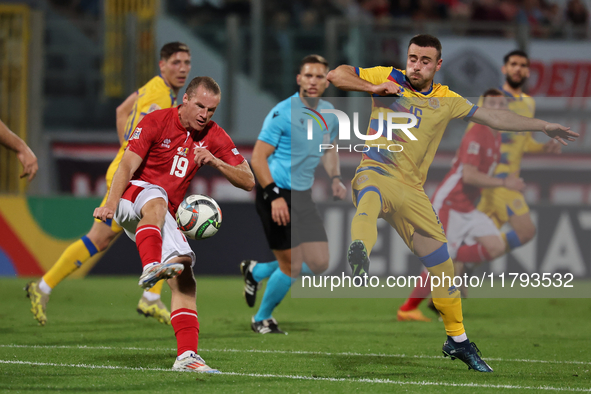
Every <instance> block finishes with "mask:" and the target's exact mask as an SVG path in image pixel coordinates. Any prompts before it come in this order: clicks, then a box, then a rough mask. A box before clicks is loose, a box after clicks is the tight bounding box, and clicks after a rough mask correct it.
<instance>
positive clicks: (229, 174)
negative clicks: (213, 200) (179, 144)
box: [195, 148, 254, 191]
mask: <svg viewBox="0 0 591 394" xmlns="http://www.w3.org/2000/svg"><path fill="white" fill-rule="evenodd" d="M195 163H196V164H197V165H198V166H200V167H201V166H203V165H206V164H207V165H208V166H211V167H213V168H216V169H217V170H218V171H219V172H221V173H222V175H223V176H225V177H226V179H227V180H228V181H230V183H231V184H232V185H234V186H236V187H238V188H240V189H244V190H246V191H251V190H252V189H253V188H254V175H253V174H252V171H251V170H250V167H249V166H248V163H247V162H246V160H244V161H243V162H242V163H240V164H238V165H236V166H233V165H230V164H228V163H226V162H225V161H223V160H221V159H218V158H217V157H215V156H214V155H213V154H212V153H211V152H210V151H208V150H207V149H205V148H195Z"/></svg>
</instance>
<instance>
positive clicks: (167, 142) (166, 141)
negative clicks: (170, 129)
mask: <svg viewBox="0 0 591 394" xmlns="http://www.w3.org/2000/svg"><path fill="white" fill-rule="evenodd" d="M160 146H162V147H164V148H170V139H169V138H167V139H165V140H164V141H162V145H160Z"/></svg>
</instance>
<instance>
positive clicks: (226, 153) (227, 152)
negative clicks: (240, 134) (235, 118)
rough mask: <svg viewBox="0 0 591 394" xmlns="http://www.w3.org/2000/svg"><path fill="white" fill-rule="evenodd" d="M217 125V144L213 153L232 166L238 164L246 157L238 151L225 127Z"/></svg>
mask: <svg viewBox="0 0 591 394" xmlns="http://www.w3.org/2000/svg"><path fill="white" fill-rule="evenodd" d="M217 127H218V134H217V137H216V138H215V141H216V145H215V149H213V150H212V151H211V154H212V155H214V156H215V157H217V158H218V159H220V160H222V161H223V162H224V163H227V164H229V165H231V166H237V165H238V164H240V163H242V162H243V161H244V160H245V159H244V157H243V156H242V155H241V154H240V152H238V148H236V145H234V141H232V139H231V138H230V136H229V135H228V134H227V133H226V132H225V131H224V129H222V128H221V127H219V126H217Z"/></svg>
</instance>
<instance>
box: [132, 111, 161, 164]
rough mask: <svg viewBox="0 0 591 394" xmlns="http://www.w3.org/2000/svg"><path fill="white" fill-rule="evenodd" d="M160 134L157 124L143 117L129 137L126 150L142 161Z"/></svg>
mask: <svg viewBox="0 0 591 394" xmlns="http://www.w3.org/2000/svg"><path fill="white" fill-rule="evenodd" d="M161 132H162V128H159V127H158V123H157V122H155V121H154V120H153V119H152V118H151V117H149V116H148V117H144V119H142V120H141V121H140V123H138V125H137V127H136V128H135V129H134V131H133V133H132V134H131V136H130V137H129V140H128V145H127V149H129V150H130V151H132V152H133V153H135V154H137V155H138V156H140V157H141V158H142V159H143V158H145V157H146V155H147V154H148V151H149V150H150V148H151V147H152V145H153V144H154V142H155V141H157V140H158V138H159V137H160V133H161Z"/></svg>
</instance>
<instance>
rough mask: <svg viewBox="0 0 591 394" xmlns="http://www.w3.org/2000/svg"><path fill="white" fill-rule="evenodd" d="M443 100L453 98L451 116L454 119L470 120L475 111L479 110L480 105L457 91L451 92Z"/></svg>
mask: <svg viewBox="0 0 591 394" xmlns="http://www.w3.org/2000/svg"><path fill="white" fill-rule="evenodd" d="M443 100H451V103H450V104H451V117H452V119H458V118H460V119H464V120H470V119H471V118H472V116H473V115H474V113H475V112H476V111H477V110H478V106H477V105H474V104H472V103H471V102H470V100H467V99H465V98H463V97H462V96H460V95H459V94H457V93H455V92H451V91H450V92H449V94H448V95H447V97H446V98H444V99H443Z"/></svg>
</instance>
